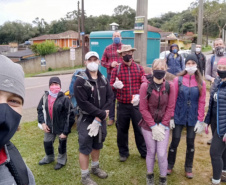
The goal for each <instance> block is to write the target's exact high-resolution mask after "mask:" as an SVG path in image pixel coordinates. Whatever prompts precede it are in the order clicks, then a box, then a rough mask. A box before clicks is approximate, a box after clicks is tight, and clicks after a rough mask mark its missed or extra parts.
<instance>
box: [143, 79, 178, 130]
mask: <svg viewBox="0 0 226 185" xmlns="http://www.w3.org/2000/svg"><path fill="white" fill-rule="evenodd" d="M149 84H150V82H149V81H148V80H147V79H146V77H145V76H144V77H143V83H142V84H141V88H140V105H139V109H140V112H141V114H142V117H143V119H142V121H141V122H140V126H141V127H143V128H144V127H145V128H146V129H147V128H150V127H151V126H154V125H155V121H154V118H153V116H154V115H152V114H151V112H153V110H152V111H151V110H150V107H149V106H150V105H149V100H148V99H147V89H148V86H149ZM164 84H165V81H164ZM169 84H170V91H169V95H168V103H167V105H166V106H165V110H160V111H161V112H162V114H161V115H163V117H162V121H161V123H162V124H163V125H165V126H167V127H168V126H169V121H170V119H171V115H172V114H173V112H174V108H175V94H174V85H173V83H171V82H169ZM164 90H165V85H162V87H161V89H160V92H158V91H156V90H155V89H153V90H152V95H151V97H150V98H155V99H157V101H155V102H153V106H154V105H155V106H158V105H157V104H158V103H159V101H158V100H160V101H161V96H162V95H163V91H164ZM159 98H160V99H159ZM160 109H161V107H160ZM155 110H156V111H157V109H155ZM142 122H143V123H142Z"/></svg>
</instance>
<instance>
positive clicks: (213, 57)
mask: <svg viewBox="0 0 226 185" xmlns="http://www.w3.org/2000/svg"><path fill="white" fill-rule="evenodd" d="M214 61H215V55H212V56H211V59H210V62H211V76H212V73H213V64H214Z"/></svg>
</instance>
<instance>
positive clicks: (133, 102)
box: [131, 94, 140, 106]
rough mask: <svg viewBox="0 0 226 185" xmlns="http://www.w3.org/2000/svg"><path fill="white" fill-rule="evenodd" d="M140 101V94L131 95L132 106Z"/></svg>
mask: <svg viewBox="0 0 226 185" xmlns="http://www.w3.org/2000/svg"><path fill="white" fill-rule="evenodd" d="M139 102H140V95H139V94H135V95H133V98H132V101H131V103H132V104H133V106H137V105H138V104H139Z"/></svg>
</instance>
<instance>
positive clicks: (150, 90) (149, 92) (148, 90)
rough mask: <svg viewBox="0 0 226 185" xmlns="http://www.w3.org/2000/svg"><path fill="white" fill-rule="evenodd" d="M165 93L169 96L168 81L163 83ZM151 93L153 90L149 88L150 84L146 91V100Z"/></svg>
mask: <svg viewBox="0 0 226 185" xmlns="http://www.w3.org/2000/svg"><path fill="white" fill-rule="evenodd" d="M165 89H166V90H165V92H166V93H167V94H168V95H169V92H170V84H169V82H168V81H165ZM152 91H153V88H152V86H151V83H150V84H149V86H148V89H147V100H149V98H150V97H151V93H152Z"/></svg>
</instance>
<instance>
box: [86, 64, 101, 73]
mask: <svg viewBox="0 0 226 185" xmlns="http://www.w3.org/2000/svg"><path fill="white" fill-rule="evenodd" d="M98 67H99V65H98V64H97V63H96V62H89V63H88V64H87V69H88V70H89V71H92V72H93V71H97V70H98Z"/></svg>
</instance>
